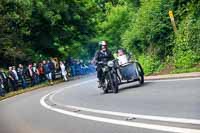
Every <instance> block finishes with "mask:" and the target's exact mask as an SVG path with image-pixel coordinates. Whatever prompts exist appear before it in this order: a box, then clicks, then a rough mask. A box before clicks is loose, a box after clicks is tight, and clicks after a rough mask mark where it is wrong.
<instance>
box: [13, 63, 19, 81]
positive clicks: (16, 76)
mask: <svg viewBox="0 0 200 133" xmlns="http://www.w3.org/2000/svg"><path fill="white" fill-rule="evenodd" d="M12 72H13V73H14V74H15V79H16V80H19V77H18V74H17V71H16V68H15V66H13V67H12Z"/></svg>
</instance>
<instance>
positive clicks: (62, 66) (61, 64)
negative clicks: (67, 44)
mask: <svg viewBox="0 0 200 133" xmlns="http://www.w3.org/2000/svg"><path fill="white" fill-rule="evenodd" d="M60 69H61V73H62V76H63V78H64V80H65V81H67V80H68V79H67V71H66V69H65V65H64V63H63V62H62V61H60Z"/></svg>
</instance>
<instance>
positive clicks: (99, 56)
mask: <svg viewBox="0 0 200 133" xmlns="http://www.w3.org/2000/svg"><path fill="white" fill-rule="evenodd" d="M113 59H114V56H113V55H112V53H111V51H109V50H107V51H105V52H103V51H97V52H96V54H95V61H96V62H100V61H103V62H108V61H109V60H113Z"/></svg>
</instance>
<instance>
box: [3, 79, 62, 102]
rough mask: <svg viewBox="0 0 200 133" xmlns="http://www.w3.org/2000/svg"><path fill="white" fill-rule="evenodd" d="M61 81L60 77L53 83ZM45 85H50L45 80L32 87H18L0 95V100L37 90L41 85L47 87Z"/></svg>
mask: <svg viewBox="0 0 200 133" xmlns="http://www.w3.org/2000/svg"><path fill="white" fill-rule="evenodd" d="M61 82H64V81H63V80H61V79H59V80H55V81H54V85H55V84H58V83H61ZM47 86H50V85H49V83H48V82H47V81H46V82H44V83H41V84H38V85H35V86H33V87H27V88H26V89H22V88H19V90H17V91H12V92H9V93H6V95H5V96H4V97H2V96H0V101H1V100H4V99H7V98H10V97H13V96H16V95H20V94H22V93H25V92H30V91H33V90H37V89H40V88H43V87H47Z"/></svg>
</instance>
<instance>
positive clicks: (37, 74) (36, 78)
mask: <svg viewBox="0 0 200 133" xmlns="http://www.w3.org/2000/svg"><path fill="white" fill-rule="evenodd" d="M33 73H34V80H35V83H36V84H38V83H39V82H40V77H39V71H38V68H37V64H36V63H33Z"/></svg>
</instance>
